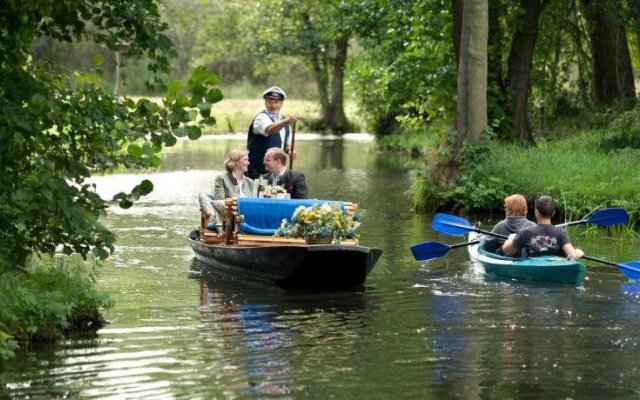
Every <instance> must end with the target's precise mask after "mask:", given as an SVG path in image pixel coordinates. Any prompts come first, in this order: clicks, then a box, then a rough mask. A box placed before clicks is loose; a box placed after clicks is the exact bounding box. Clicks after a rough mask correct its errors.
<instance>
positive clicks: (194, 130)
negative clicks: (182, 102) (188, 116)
mask: <svg viewBox="0 0 640 400" xmlns="http://www.w3.org/2000/svg"><path fill="white" fill-rule="evenodd" d="M187 131H188V132H189V139H191V140H197V139H199V138H200V136H202V129H200V127H199V126H195V125H192V126H189V127H187Z"/></svg>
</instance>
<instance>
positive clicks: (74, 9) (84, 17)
mask: <svg viewBox="0 0 640 400" xmlns="http://www.w3.org/2000/svg"><path fill="white" fill-rule="evenodd" d="M166 28H167V26H166V24H164V23H162V22H161V20H160V15H159V11H158V9H157V6H156V3H155V2H154V1H152V0H136V1H117V2H114V1H86V0H67V1H44V2H43V1H25V2H9V3H7V4H5V5H4V6H3V7H2V8H1V9H0V30H1V31H0V32H1V34H0V82H2V84H1V86H0V143H2V146H0V168H2V173H1V174H0V225H2V227H3V228H2V230H0V243H1V244H2V246H0V269H6V268H15V267H19V266H21V265H24V264H25V262H26V260H27V258H28V257H29V255H30V254H31V253H32V252H33V251H35V252H39V253H44V254H52V253H54V252H55V251H56V249H58V248H61V249H62V251H63V252H64V253H65V254H71V253H79V254H81V255H82V256H86V255H88V254H90V253H94V254H95V255H96V256H98V257H102V258H103V257H106V256H107V255H108V253H109V251H112V250H113V243H114V240H115V238H114V235H113V234H112V233H111V232H109V231H108V230H107V229H106V228H105V227H104V226H103V225H102V224H101V223H100V222H99V217H100V216H102V215H103V214H104V213H105V209H106V207H107V202H106V200H105V199H102V198H100V197H99V196H98V195H97V194H96V192H95V187H94V186H93V184H92V183H91V179H90V177H91V175H92V174H94V173H96V172H101V171H107V170H112V169H115V168H119V167H125V168H146V167H155V166H157V165H158V164H159V162H160V158H159V157H158V152H159V151H160V150H161V149H162V147H163V146H172V145H174V144H175V143H176V141H177V138H179V137H186V136H188V137H189V138H191V139H197V138H198V137H199V136H200V135H201V132H202V127H203V126H205V125H207V124H212V123H214V122H215V120H214V119H213V117H212V116H211V105H212V104H213V103H215V102H217V101H219V100H220V99H221V98H222V94H221V92H220V90H219V89H217V88H216V87H215V85H217V83H218V81H217V77H216V76H215V75H212V74H210V73H209V72H207V71H206V70H205V69H202V68H199V69H197V70H196V72H195V73H194V74H193V76H192V77H191V78H190V79H189V81H188V83H187V90H188V94H183V93H182V91H181V85H180V83H179V82H171V83H169V85H168V89H167V93H166V96H165V98H164V99H163V103H162V105H159V104H156V103H154V102H152V101H149V100H147V99H139V100H137V101H134V100H133V99H130V98H124V99H121V100H120V101H115V99H114V98H113V97H112V95H110V94H109V93H107V92H106V91H104V90H103V89H102V88H101V87H100V86H99V85H98V78H97V74H98V73H99V72H100V68H101V64H102V62H101V61H102V60H100V59H97V60H95V63H94V67H95V69H94V71H93V73H92V72H87V73H74V74H70V73H68V72H67V71H65V70H63V69H61V68H59V67H58V66H56V65H51V64H49V63H41V62H38V61H35V60H34V59H33V58H32V57H31V53H30V45H31V43H33V41H34V40H36V39H38V38H41V37H50V38H53V39H56V40H58V41H63V42H73V41H77V40H81V39H82V40H89V41H93V42H94V43H96V44H98V45H100V46H104V47H105V48H107V49H108V50H109V51H116V50H119V51H122V52H123V53H124V54H126V55H127V56H128V57H136V56H142V55H144V56H145V57H146V58H147V60H148V62H149V63H148V68H149V70H150V71H152V72H161V71H167V69H168V66H169V60H170V59H171V58H172V57H174V55H175V54H174V51H173V49H172V47H171V42H170V41H169V40H168V38H167V37H166V36H165V34H164V33H163V32H164V31H165V30H166ZM152 76H153V75H152ZM155 77H156V78H157V76H155ZM149 85H151V86H155V87H164V85H163V83H162V82H161V81H160V80H159V79H154V80H152V81H150V82H149ZM152 189H153V185H152V183H151V182H149V181H143V182H141V183H140V184H139V185H137V186H136V187H134V188H132V189H131V192H130V193H124V192H122V193H119V194H117V195H116V196H115V197H114V199H113V200H115V201H118V202H119V203H120V205H121V206H123V207H129V206H131V204H132V202H133V201H134V200H135V199H137V198H138V197H139V196H140V195H144V194H147V193H149V192H150V191H151V190H152Z"/></svg>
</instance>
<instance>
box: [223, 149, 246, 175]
mask: <svg viewBox="0 0 640 400" xmlns="http://www.w3.org/2000/svg"><path fill="white" fill-rule="evenodd" d="M248 154H249V150H247V149H236V150H231V151H230V152H229V154H227V158H226V159H225V160H224V169H226V170H227V172H233V170H234V169H236V165H237V164H238V161H240V160H241V159H242V157H244V156H246V155H248Z"/></svg>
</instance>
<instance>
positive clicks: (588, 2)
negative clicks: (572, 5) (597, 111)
mask: <svg viewBox="0 0 640 400" xmlns="http://www.w3.org/2000/svg"><path fill="white" fill-rule="evenodd" d="M612 2H614V4H612V3H606V2H604V1H602V0H583V4H584V6H585V9H586V13H585V15H586V16H587V19H588V21H589V37H590V39H591V52H592V68H593V94H594V99H595V101H596V103H598V104H600V105H604V106H611V105H613V104H614V103H620V104H622V105H623V106H624V105H626V104H627V103H630V102H631V103H632V102H633V101H634V100H635V97H636V94H635V86H634V81H633V70H632V67H631V57H630V55H629V45H628V40H627V33H626V31H625V26H624V23H623V21H622V19H621V18H620V16H619V15H618V14H617V12H618V9H619V8H620V7H622V5H621V4H620V3H619V2H618V1H614V0H612Z"/></svg>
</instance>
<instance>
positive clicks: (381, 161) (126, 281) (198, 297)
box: [0, 135, 640, 399]
mask: <svg viewBox="0 0 640 400" xmlns="http://www.w3.org/2000/svg"><path fill="white" fill-rule="evenodd" d="M243 139H244V138H243V137H240V136H231V137H225V138H217V139H211V138H208V139H207V138H205V139H202V140H199V141H197V142H186V141H185V142H180V143H178V145H177V146H176V147H174V148H171V149H167V150H166V151H165V152H164V153H163V159H164V162H163V164H162V167H161V168H160V169H159V170H158V171H155V172H153V173H121V174H113V175H108V176H103V177H98V178H96V182H97V184H98V190H99V192H100V193H101V195H103V196H105V197H110V196H112V195H113V194H114V193H116V192H118V191H121V190H127V189H130V188H131V187H132V186H133V185H135V184H136V183H138V182H139V181H140V180H141V179H143V178H149V179H151V180H152V181H153V182H154V185H155V189H154V191H153V193H151V194H150V195H149V196H146V197H145V198H143V199H141V201H140V202H139V203H137V204H136V206H134V207H133V208H131V209H129V210H121V209H118V208H110V210H109V211H110V214H109V217H108V218H107V219H106V220H105V224H106V225H107V226H108V227H109V228H111V229H112V230H113V231H114V232H116V233H117V235H118V243H117V247H116V252H115V254H114V255H113V256H112V257H111V258H109V259H108V260H107V261H106V262H104V263H103V264H102V266H101V268H100V269H101V274H100V277H99V284H100V286H101V287H102V288H103V289H105V290H107V291H109V292H110V293H111V294H112V298H113V299H114V300H115V306H114V308H113V309H111V310H109V311H108V312H107V315H106V317H107V319H108V320H109V321H110V323H109V324H108V325H107V326H106V327H105V328H104V329H101V330H100V331H99V332H98V334H97V336H96V337H94V338H88V339H87V338H84V339H69V340H65V341H61V342H59V343H57V344H56V345H50V346H33V347H31V348H29V349H23V350H22V351H21V352H20V353H19V354H18V357H17V358H16V359H14V360H12V361H9V362H4V363H2V364H0V383H1V384H0V397H1V398H16V399H33V398H71V397H73V398H100V399H108V398H113V399H125V398H131V399H139V398H152V399H155V398H158V399H173V398H185V399H214V398H219V399H235V398H241V399H251V398H256V399H257V398H259V399H264V398H284V399H287V398H290V399H330V398H333V399H352V398H359V399H388V398H394V399H395V398H407V399H415V398H420V399H504V398H511V399H540V398H549V399H558V398H565V399H601V398H609V399H615V398H625V399H626V398H636V396H640V357H638V354H640V352H639V350H640V349H638V343H639V341H640V283H634V282H629V281H627V280H626V279H625V278H624V277H623V276H622V275H621V274H620V273H619V271H618V270H617V269H616V268H612V267H606V266H600V265H597V264H593V263H589V265H588V268H589V270H588V273H587V279H586V280H585V282H584V283H583V285H581V286H580V287H577V288H576V287H571V286H566V285H552V284H537V283H527V282H511V281H500V280H495V279H490V278H488V277H485V276H484V275H482V274H481V273H480V272H479V271H477V270H476V269H475V268H473V267H472V266H471V265H469V263H468V262H467V256H466V250H465V248H461V249H454V250H451V251H450V252H449V253H448V254H447V255H446V256H445V257H442V258H439V259H435V260H431V261H429V262H427V263H420V262H417V261H415V260H414V259H413V257H412V256H411V253H410V251H409V248H410V246H411V245H412V244H415V243H420V242H423V241H428V240H437V241H440V242H444V243H450V244H453V243H457V242H459V241H460V240H462V239H461V238H455V237H448V236H444V235H441V234H437V233H435V232H433V231H432V230H431V229H430V227H429V223H430V220H431V216H424V215H417V214H415V213H414V212H413V211H412V209H411V201H410V197H409V196H408V194H407V191H408V190H409V186H410V179H411V178H410V172H409V171H408V170H407V169H406V167H405V161H406V160H403V159H402V158H398V157H390V156H386V155H379V154H376V152H375V147H374V143H373V142H372V141H371V140H370V138H369V137H368V136H367V135H349V136H347V137H346V138H345V139H320V138H319V137H317V136H313V135H299V138H298V140H297V142H296V149H297V151H298V153H299V159H298V160H296V161H295V164H294V169H296V170H300V171H303V172H305V174H306V177H307V183H308V185H309V195H310V197H313V198H327V199H342V200H348V201H353V202H357V203H359V205H360V208H359V210H360V214H361V221H362V222H363V225H362V233H361V238H360V241H361V243H363V244H364V245H370V246H376V247H380V248H382V249H383V250H384V254H383V256H382V258H381V260H380V261H379V262H378V264H377V265H376V267H375V268H374V270H373V271H372V273H371V274H370V276H369V277H368V279H367V281H366V283H365V285H364V287H363V288H361V289H357V290H349V291H339V292H327V293H324V292H298V291H285V290H282V289H278V288H273V287H267V286H264V285H261V284H255V283H251V282H245V281H240V280H235V279H232V278H229V277H221V276H218V275H215V274H212V273H210V272H209V271H207V270H206V269H204V268H202V266H201V265H199V264H198V262H196V261H195V260H194V257H193V253H192V251H191V249H190V248H189V247H188V245H187V242H186V236H187V234H188V233H189V232H190V231H191V230H192V229H194V228H195V227H196V226H197V225H198V221H199V217H198V205H197V194H198V193H199V192H202V191H205V192H206V191H210V190H211V189H212V185H213V178H214V176H215V175H216V174H217V173H219V172H221V169H222V164H223V160H224V156H225V155H226V153H227V152H228V151H229V150H230V149H233V148H239V147H242V146H243V144H244V141H243ZM469 218H474V222H475V219H478V217H477V216H476V217H472V216H469ZM496 218H498V217H497V216H496V217H494V218H491V217H484V218H483V221H482V222H483V226H485V227H490V226H492V224H493V223H494V222H496ZM570 234H571V236H572V239H573V242H574V244H576V245H577V246H579V247H581V248H582V249H583V250H585V252H586V253H587V254H590V255H593V256H595V257H600V258H606V259H610V260H615V261H620V262H622V261H629V260H634V259H640V249H638V248H637V247H636V246H634V245H632V244H631V243H630V242H628V241H627V240H625V239H623V238H622V235H620V231H615V230H613V231H609V230H607V229H591V230H589V231H586V230H585V227H584V226H581V227H577V228H571V230H570Z"/></svg>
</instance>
